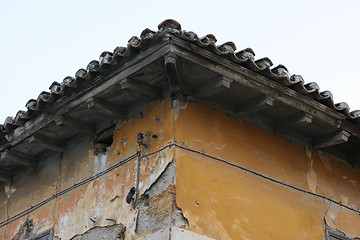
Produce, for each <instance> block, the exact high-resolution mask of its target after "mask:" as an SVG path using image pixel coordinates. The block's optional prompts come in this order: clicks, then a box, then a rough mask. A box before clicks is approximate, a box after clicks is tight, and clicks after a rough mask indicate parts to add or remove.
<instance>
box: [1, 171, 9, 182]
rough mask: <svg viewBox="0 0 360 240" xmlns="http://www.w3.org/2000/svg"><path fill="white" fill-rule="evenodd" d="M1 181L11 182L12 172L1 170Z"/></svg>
mask: <svg viewBox="0 0 360 240" xmlns="http://www.w3.org/2000/svg"><path fill="white" fill-rule="evenodd" d="M0 182H4V183H11V182H12V178H11V173H9V172H5V171H3V170H0Z"/></svg>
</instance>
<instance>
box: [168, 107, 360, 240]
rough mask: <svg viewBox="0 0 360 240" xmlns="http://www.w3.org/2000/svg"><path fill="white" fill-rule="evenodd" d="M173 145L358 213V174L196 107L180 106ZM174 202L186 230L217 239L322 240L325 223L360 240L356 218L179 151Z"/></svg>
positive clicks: (279, 139) (282, 188)
mask: <svg viewBox="0 0 360 240" xmlns="http://www.w3.org/2000/svg"><path fill="white" fill-rule="evenodd" d="M175 138H176V140H177V142H178V143H181V144H183V146H186V147H189V148H191V149H196V150H199V151H203V152H204V153H206V154H209V155H212V156H215V157H217V158H221V159H224V160H226V161H229V162H231V163H234V164H236V165H239V166H241V167H245V168H248V169H251V170H254V171H256V172H258V173H261V174H263V175H265V176H267V177H269V178H273V179H275V180H278V181H281V182H283V183H286V184H288V185H291V186H293V187H295V188H298V189H301V190H304V191H308V192H313V193H316V194H319V195H321V196H325V197H327V198H331V199H333V200H334V201H337V202H341V203H342V204H344V205H346V206H349V207H351V208H354V209H359V208H360V185H359V184H360V175H359V171H355V170H354V169H352V168H351V167H350V166H349V165H348V164H346V163H343V162H340V161H339V160H337V159H334V158H331V157H329V156H326V155H325V154H321V153H316V152H311V151H310V150H306V149H304V147H302V146H300V145H298V144H295V143H290V142H288V141H287V140H285V139H283V138H282V137H279V136H275V135H273V134H272V133H270V132H267V131H264V130H262V129H260V128H259V127H254V126H249V125H248V124H245V123H242V122H240V121H238V120H236V119H234V118H231V117H227V116H226V115H225V114H223V113H221V112H219V111H215V110H212V109H210V108H208V107H205V106H204V105H202V104H198V103H195V104H188V105H187V106H183V107H182V109H181V110H180V114H178V117H177V119H176V122H175ZM175 156H176V157H175V159H176V176H177V182H176V201H177V204H178V206H179V207H180V208H181V209H182V210H183V213H184V216H185V217H186V218H187V219H188V220H189V224H190V230H191V231H194V232H196V233H199V234H205V235H207V236H208V237H211V238H215V239H244V240H250V239H253V240H255V239H277V240H279V239H284V240H285V239H319V240H320V239H324V238H325V237H324V232H325V231H324V218H325V219H326V223H327V224H328V225H329V226H331V227H332V228H334V229H338V230H339V231H342V232H344V233H346V234H347V236H349V237H360V216H359V214H358V213H356V212H354V211H351V210H348V209H346V208H344V207H340V206H339V205H337V204H335V203H331V204H330V203H329V201H327V200H324V199H322V198H321V197H316V196H312V195H310V194H308V193H305V192H302V191H300V190H296V189H294V188H291V187H286V186H283V185H281V184H279V183H276V182H274V181H271V180H269V179H266V178H263V177H259V176H256V175H255V174H252V173H249V172H246V171H244V170H242V169H239V168H237V167H234V166H230V165H228V164H225V163H222V162H219V161H217V160H214V159H211V158H209V157H206V156H202V155H201V154H198V153H193V152H190V151H186V150H182V149H177V150H176V153H175Z"/></svg>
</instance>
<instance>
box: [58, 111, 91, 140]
mask: <svg viewBox="0 0 360 240" xmlns="http://www.w3.org/2000/svg"><path fill="white" fill-rule="evenodd" d="M55 122H56V125H57V126H59V127H68V128H71V129H73V130H74V131H76V132H82V133H85V134H88V135H90V136H92V135H94V134H95V128H94V126H93V125H91V124H89V123H86V122H83V121H81V120H78V119H75V118H71V117H68V116H61V117H59V118H57V119H55Z"/></svg>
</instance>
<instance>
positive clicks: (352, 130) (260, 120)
mask: <svg viewBox="0 0 360 240" xmlns="http://www.w3.org/2000/svg"><path fill="white" fill-rule="evenodd" d="M158 28H159V30H158V31H156V32H155V31H152V30H150V29H145V30H144V31H143V32H142V33H141V35H140V38H139V37H132V38H131V39H130V40H129V43H128V45H127V47H117V48H115V50H114V51H113V52H103V53H102V54H101V55H100V59H99V61H96V60H94V61H91V62H90V63H89V64H88V66H87V68H86V69H79V70H78V71H77V72H76V74H75V77H66V78H65V79H64V80H63V82H61V83H58V82H53V83H52V84H51V86H50V92H42V93H41V94H40V95H39V97H38V98H37V99H31V100H29V101H28V102H27V104H26V108H27V111H19V112H18V113H17V114H16V116H15V117H8V118H7V119H6V120H5V123H4V124H3V125H0V151H1V159H0V169H1V172H0V181H3V182H9V181H11V178H12V176H13V175H14V174H16V172H17V171H18V170H19V169H24V168H27V167H33V166H34V165H36V162H37V160H38V159H39V158H41V157H44V156H47V155H49V154H51V153H53V152H63V151H65V150H66V147H67V143H68V141H70V140H71V139H72V138H74V137H75V136H76V135H81V134H90V135H93V136H95V135H98V134H99V133H101V132H103V131H104V130H106V129H107V128H108V127H109V126H111V125H113V124H114V123H115V122H116V121H118V120H119V119H126V118H128V117H129V116H131V115H133V114H136V113H138V112H139V111H141V109H142V108H144V107H145V106H146V105H147V104H149V103H150V102H152V101H156V100H159V99H162V98H164V97H165V96H172V97H180V96H181V98H182V99H183V100H185V101H200V102H203V103H205V104H208V105H211V106H212V107H215V108H218V109H220V110H222V111H224V112H225V113H227V114H229V115H231V116H233V117H236V118H239V119H241V120H243V121H246V122H248V123H250V124H255V125H259V126H261V127H263V128H265V129H267V130H270V131H272V132H274V133H275V134H279V135H281V136H284V137H285V138H287V139H289V140H291V141H294V142H297V143H300V144H302V145H304V146H308V147H310V148H313V149H321V150H323V151H325V152H328V153H330V154H332V155H335V156H336V157H339V158H341V159H343V160H345V161H347V162H348V163H350V164H351V165H352V166H354V167H357V166H359V165H360V148H359V147H358V146H360V145H359V144H360V111H358V110H357V111H353V112H350V111H349V107H348V105H347V104H346V103H337V104H334V102H333V99H332V94H331V92H329V91H325V92H320V91H319V87H318V85H317V84H316V83H308V84H304V80H303V79H302V78H301V76H300V75H292V76H291V75H290V74H289V73H288V70H287V69H286V68H285V67H284V66H283V65H279V66H277V67H274V68H271V66H272V62H271V60H270V59H268V58H262V59H258V60H255V59H254V56H255V54H254V51H253V50H252V49H250V48H247V49H244V50H241V51H238V52H235V50H236V47H235V44H234V43H232V42H227V43H224V44H222V45H219V46H218V45H216V38H215V36H213V35H211V34H209V35H206V36H205V37H202V38H199V37H198V36H197V35H196V34H195V33H193V32H189V31H183V30H181V26H180V24H179V23H178V22H176V21H174V20H166V21H164V22H162V23H161V24H160V25H159V26H158ZM94 112H97V113H98V114H93V113H94Z"/></svg>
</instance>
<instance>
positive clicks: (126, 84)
mask: <svg viewBox="0 0 360 240" xmlns="http://www.w3.org/2000/svg"><path fill="white" fill-rule="evenodd" d="M120 85H121V89H123V90H125V89H127V90H130V92H132V93H133V94H137V95H141V96H145V97H149V98H152V99H157V98H160V97H161V88H158V87H155V86H152V85H150V84H147V83H145V82H141V81H137V80H134V79H130V78H124V79H123V80H121V81H120Z"/></svg>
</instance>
